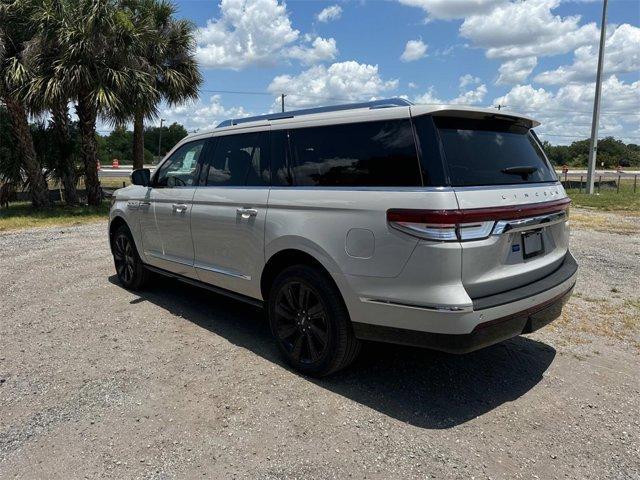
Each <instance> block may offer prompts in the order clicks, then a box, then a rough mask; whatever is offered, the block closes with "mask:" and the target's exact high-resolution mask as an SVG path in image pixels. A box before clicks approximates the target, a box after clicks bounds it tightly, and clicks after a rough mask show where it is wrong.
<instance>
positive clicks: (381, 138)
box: [276, 119, 422, 187]
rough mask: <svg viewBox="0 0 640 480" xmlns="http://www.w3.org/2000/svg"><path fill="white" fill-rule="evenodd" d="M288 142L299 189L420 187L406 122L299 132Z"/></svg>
mask: <svg viewBox="0 0 640 480" xmlns="http://www.w3.org/2000/svg"><path fill="white" fill-rule="evenodd" d="M288 142H289V146H290V149H289V151H290V153H291V158H290V171H291V181H292V182H293V183H295V185H301V186H329V187H334V186H335V187H340V186H346V187H377V186H381V187H402V186H420V185H422V180H421V176H420V165H419V162H418V156H417V152H416V145H415V142H414V137H413V130H412V127H411V122H410V121H409V120H408V119H403V120H388V121H379V122H366V123H353V124H342V125H329V126H323V127H312V128H301V129H295V130H290V131H289V134H288ZM276 175H277V174H276ZM283 183H284V182H283Z"/></svg>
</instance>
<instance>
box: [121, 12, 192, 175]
mask: <svg viewBox="0 0 640 480" xmlns="http://www.w3.org/2000/svg"><path fill="white" fill-rule="evenodd" d="M123 6H124V7H125V8H127V9H128V10H129V11H130V12H131V14H132V16H133V19H134V23H135V24H136V26H137V27H138V28H139V29H140V31H144V32H146V33H147V35H145V38H144V40H145V44H144V50H143V52H142V54H141V57H140V58H139V62H140V68H141V69H144V70H145V71H146V72H148V74H149V76H150V78H151V81H152V85H151V87H152V88H154V89H155V90H157V91H158V92H160V94H161V96H162V98H163V99H164V100H165V101H166V102H167V103H169V105H175V104H179V103H182V102H184V101H186V100H190V99H195V98H197V96H198V87H199V86H200V85H201V83H202V75H201V74H200V70H199V69H198V64H197V62H196V60H195V55H194V49H195V35H194V32H195V26H194V25H193V23H191V22H188V21H186V20H178V19H176V18H174V15H175V13H176V7H175V6H174V5H173V4H172V3H171V2H170V1H168V0H123ZM144 88H148V87H147V86H144V85H134V91H133V92H132V94H131V96H130V98H132V99H135V101H132V102H131V103H130V105H131V107H132V108H131V112H130V116H129V118H128V119H132V120H133V168H142V166H143V163H144V120H145V119H152V118H154V117H156V115H157V112H158V102H154V100H156V99H154V98H149V97H148V96H146V95H145V94H144V91H143V90H144ZM141 89H142V91H141Z"/></svg>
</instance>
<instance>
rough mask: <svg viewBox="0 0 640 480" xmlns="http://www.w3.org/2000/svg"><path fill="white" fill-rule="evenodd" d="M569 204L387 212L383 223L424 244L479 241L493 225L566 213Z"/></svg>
mask: <svg viewBox="0 0 640 480" xmlns="http://www.w3.org/2000/svg"><path fill="white" fill-rule="evenodd" d="M570 203H571V200H570V199H569V198H563V199H561V200H555V201H552V202H541V203H533V204H526V205H513V206H501V207H491V208H469V209H455V210H415V209H390V210H387V222H388V223H389V225H391V226H392V227H393V228H396V229H398V230H401V231H403V232H405V233H408V234H410V235H414V236H416V237H420V238H424V239H427V240H436V241H444V242H451V241H466V240H481V239H483V238H487V237H488V236H489V235H491V232H492V231H493V227H494V226H495V224H496V222H497V221H500V220H516V219H520V218H528V217H534V216H538V215H546V214H549V213H555V212H561V211H564V210H567V209H568V208H569V204H570Z"/></svg>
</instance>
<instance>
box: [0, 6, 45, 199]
mask: <svg viewBox="0 0 640 480" xmlns="http://www.w3.org/2000/svg"><path fill="white" fill-rule="evenodd" d="M28 18H29V12H28V8H25V5H23V4H22V3H21V2H18V1H11V0H1V1H0V99H1V100H2V102H3V103H4V105H5V107H6V109H7V112H8V114H9V118H10V119H11V122H10V123H11V130H12V133H13V136H14V138H15V141H16V144H17V145H18V147H19V149H20V154H21V157H22V162H21V163H22V165H21V166H22V170H23V171H24V173H25V176H26V180H27V183H28V186H29V192H30V195H31V203H32V204H33V206H34V207H36V208H43V207H50V206H51V200H50V198H49V188H48V186H47V181H46V179H45V176H44V174H43V172H42V166H41V165H40V162H39V161H38V158H37V156H36V151H35V148H34V146H33V139H32V138H31V131H30V129H29V119H28V116H27V109H26V107H25V105H24V103H23V102H22V99H21V97H20V95H19V91H20V89H21V88H22V87H23V86H24V85H25V84H26V83H27V81H28V73H27V69H26V68H25V66H24V64H23V62H22V59H23V55H22V54H23V49H24V46H25V43H26V42H27V41H28V40H29V38H30V36H31V34H32V33H33V31H32V28H31V25H30V23H29V21H28Z"/></svg>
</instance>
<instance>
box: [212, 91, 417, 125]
mask: <svg viewBox="0 0 640 480" xmlns="http://www.w3.org/2000/svg"><path fill="white" fill-rule="evenodd" d="M410 105H413V104H412V103H411V102H410V101H409V100H405V99H404V98H389V99H386V100H373V101H370V102H359V103H345V104H342V105H329V106H326V107H316V108H306V109H304V110H292V111H289V112H276V113H267V114H266V115H257V116H254V117H244V118H236V119H229V120H224V121H223V122H220V123H219V124H218V126H217V127H216V128H223V127H230V126H232V125H238V124H241V123H251V122H258V121H261V120H281V119H285V118H294V117H299V116H302V115H313V114H317V113H328V112H339V111H342V110H356V109H359V108H368V109H376V108H389V107H402V106H404V107H407V106H410Z"/></svg>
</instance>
